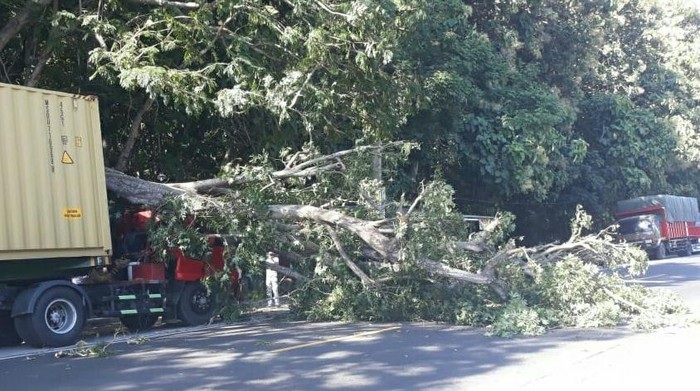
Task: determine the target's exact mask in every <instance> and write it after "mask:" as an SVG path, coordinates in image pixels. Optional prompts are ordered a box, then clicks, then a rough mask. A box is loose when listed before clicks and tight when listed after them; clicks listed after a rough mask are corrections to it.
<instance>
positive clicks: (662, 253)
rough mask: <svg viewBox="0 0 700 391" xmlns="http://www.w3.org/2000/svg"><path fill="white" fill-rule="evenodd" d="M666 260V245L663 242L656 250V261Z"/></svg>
mask: <svg viewBox="0 0 700 391" xmlns="http://www.w3.org/2000/svg"><path fill="white" fill-rule="evenodd" d="M664 258H666V245H665V244H664V243H663V242H662V243H659V247H657V248H656V249H655V250H654V259H664Z"/></svg>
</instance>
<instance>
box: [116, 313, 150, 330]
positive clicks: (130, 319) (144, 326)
mask: <svg viewBox="0 0 700 391" xmlns="http://www.w3.org/2000/svg"><path fill="white" fill-rule="evenodd" d="M119 320H121V322H122V324H123V325H124V327H126V328H127V329H128V330H129V331H131V332H137V331H145V330H148V329H150V328H151V327H153V325H154V324H156V322H157V321H158V315H155V314H139V315H131V316H122V317H121V318H119Z"/></svg>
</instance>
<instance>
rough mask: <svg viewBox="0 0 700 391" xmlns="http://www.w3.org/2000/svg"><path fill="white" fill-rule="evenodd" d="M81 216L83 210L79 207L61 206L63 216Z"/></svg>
mask: <svg viewBox="0 0 700 391" xmlns="http://www.w3.org/2000/svg"><path fill="white" fill-rule="evenodd" d="M82 217H83V212H82V211H81V210H80V208H63V218H66V219H80V218H82Z"/></svg>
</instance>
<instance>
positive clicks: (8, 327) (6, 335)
mask: <svg viewBox="0 0 700 391" xmlns="http://www.w3.org/2000/svg"><path fill="white" fill-rule="evenodd" d="M21 343H22V338H20V336H19V334H17V329H16V328H15V323H14V321H13V320H12V317H11V316H10V311H0V346H14V345H19V344H21Z"/></svg>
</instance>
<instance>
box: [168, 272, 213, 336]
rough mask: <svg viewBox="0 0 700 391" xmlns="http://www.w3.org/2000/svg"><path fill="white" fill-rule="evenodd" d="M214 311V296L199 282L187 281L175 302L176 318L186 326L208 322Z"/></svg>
mask: <svg viewBox="0 0 700 391" xmlns="http://www.w3.org/2000/svg"><path fill="white" fill-rule="evenodd" d="M213 313H214V298H213V297H212V296H211V295H210V294H209V292H207V288H206V287H205V286H204V285H202V284H201V283H199V282H188V283H187V284H186V285H185V288H184V289H183V290H182V295H180V301H179V302H178V304H177V314H178V318H179V319H180V320H181V321H182V322H183V323H184V324H186V325H188V326H196V325H200V324H205V323H208V322H209V320H210V319H211V317H212V315H213Z"/></svg>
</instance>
